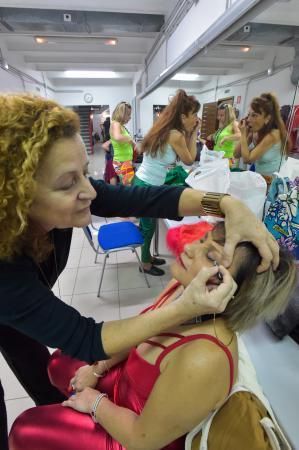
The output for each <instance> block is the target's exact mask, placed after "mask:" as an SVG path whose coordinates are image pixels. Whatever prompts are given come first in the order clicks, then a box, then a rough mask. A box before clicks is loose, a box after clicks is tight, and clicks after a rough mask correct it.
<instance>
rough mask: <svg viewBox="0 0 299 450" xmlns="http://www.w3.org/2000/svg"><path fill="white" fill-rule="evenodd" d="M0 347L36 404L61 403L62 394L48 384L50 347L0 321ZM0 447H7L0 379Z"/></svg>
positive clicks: (4, 448) (6, 448) (63, 398)
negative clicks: (0, 323) (1, 323)
mask: <svg viewBox="0 0 299 450" xmlns="http://www.w3.org/2000/svg"><path fill="white" fill-rule="evenodd" d="M0 351H1V353H2V354H3V356H4V358H5V360H6V362H7V364H8V365H9V367H10V368H11V370H12V371H13V373H14V374H15V376H16V377H17V379H18V380H19V382H20V383H21V385H22V386H23V388H24V389H25V390H26V392H27V393H28V395H29V396H30V397H31V398H32V400H33V401H34V402H35V404H36V405H48V404H51V403H60V402H62V401H63V400H65V397H64V396H63V395H62V394H61V393H60V392H59V391H58V390H57V389H56V388H55V387H54V386H52V385H51V383H50V380H49V377H48V373H47V366H48V361H49V357H50V353H49V350H48V349H47V347H45V346H44V345H42V344H40V343H39V342H37V341H35V340H34V339H32V338H30V337H28V336H26V335H24V334H22V333H20V332H19V331H16V330H14V329H13V328H10V327H7V326H5V325H0ZM0 449H1V450H8V443H7V416H6V407H5V401H4V392H3V388H2V385H1V383H0Z"/></svg>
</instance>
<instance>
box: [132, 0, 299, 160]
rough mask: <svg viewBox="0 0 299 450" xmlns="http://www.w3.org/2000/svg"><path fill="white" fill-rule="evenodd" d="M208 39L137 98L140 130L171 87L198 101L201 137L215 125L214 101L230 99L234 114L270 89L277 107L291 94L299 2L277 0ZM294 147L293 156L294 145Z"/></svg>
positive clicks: (298, 67) (298, 45)
mask: <svg viewBox="0 0 299 450" xmlns="http://www.w3.org/2000/svg"><path fill="white" fill-rule="evenodd" d="M226 36H227V37H226V38H225V39H222V40H220V41H218V42H217V43H215V44H212V45H211V46H209V47H208V48H205V49H204V51H201V52H200V53H199V54H198V55H197V56H195V57H194V58H193V59H192V60H191V61H189V62H188V63H187V64H186V65H185V66H184V67H183V68H182V69H180V71H179V72H178V73H176V74H175V76H174V77H172V79H171V80H169V81H166V82H164V83H163V85H161V86H160V87H159V88H158V89H156V90H155V91H154V92H153V93H151V94H149V95H148V96H146V97H145V98H144V99H142V100H141V101H140V126H139V128H141V133H142V134H143V135H144V134H145V133H146V132H147V130H148V129H149V128H150V127H151V126H152V123H153V118H152V110H153V109H152V108H153V105H155V104H167V103H168V101H169V98H171V96H173V95H174V94H175V92H176V90H177V89H179V88H182V89H185V90H186V91H187V92H188V94H193V95H195V96H196V97H197V98H198V100H199V101H200V103H201V110H200V113H199V115H200V116H201V117H202V119H203V124H202V136H203V137H206V136H207V135H208V134H210V133H211V132H212V131H213V128H214V130H215V127H216V126H217V119H216V110H217V104H219V103H221V102H223V101H225V102H227V101H229V102H232V103H233V106H234V107H235V109H236V112H237V113H239V118H241V117H243V116H244V115H245V114H246V113H247V109H248V105H249V103H250V100H251V99H252V98H253V97H255V96H257V95H259V94H261V93H262V92H274V93H275V94H276V95H277V97H278V100H279V103H280V105H281V106H283V105H290V106H292V104H293V103H295V104H296V102H297V103H298V99H296V102H294V99H295V89H296V83H297V81H298V77H299V3H298V1H297V0H287V1H278V2H276V3H274V4H272V5H271V6H270V7H269V8H268V9H267V10H265V11H264V12H263V13H261V14H259V15H258V16H257V17H255V18H254V19H251V20H250V22H248V23H247V24H246V25H245V26H242V27H241V28H240V29H238V30H237V31H235V30H234V31H233V32H232V33H231V34H230V33H229V32H228V33H226ZM294 150H295V156H296V153H297V155H298V153H299V147H298V145H297V146H296V148H294Z"/></svg>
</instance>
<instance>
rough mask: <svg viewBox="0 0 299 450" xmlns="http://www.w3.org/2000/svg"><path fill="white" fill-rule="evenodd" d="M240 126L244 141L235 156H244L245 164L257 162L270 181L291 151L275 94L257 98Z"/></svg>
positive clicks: (262, 95)
mask: <svg viewBox="0 0 299 450" xmlns="http://www.w3.org/2000/svg"><path fill="white" fill-rule="evenodd" d="M239 128H240V131H241V140H240V145H239V146H238V147H237V148H236V151H235V157H240V156H242V158H243V161H244V162H245V163H248V164H253V163H254V164H255V170H256V172H258V173H260V174H261V175H263V176H264V177H265V178H266V180H267V181H270V180H271V177H272V175H273V173H274V172H277V171H278V170H279V168H280V166H281V162H282V160H283V158H284V157H285V155H286V154H287V153H288V150H289V142H288V141H287V131H286V127H285V124H284V122H283V120H282V117H281V115H280V107H279V103H278V100H277V98H276V97H275V95H274V94H271V93H265V94H261V95H260V96H259V97H255V98H254V99H253V100H252V101H251V103H250V107H249V112H248V116H247V118H246V119H243V120H242V121H241V122H240V125H239Z"/></svg>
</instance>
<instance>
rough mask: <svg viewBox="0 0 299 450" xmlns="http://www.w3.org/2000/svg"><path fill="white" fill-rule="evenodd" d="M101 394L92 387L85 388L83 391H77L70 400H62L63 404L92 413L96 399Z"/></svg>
mask: <svg viewBox="0 0 299 450" xmlns="http://www.w3.org/2000/svg"><path fill="white" fill-rule="evenodd" d="M99 394H100V392H99V391H97V390H95V389H92V388H85V389H84V390H83V391H82V392H76V394H73V395H71V397H70V398H69V399H68V400H65V401H64V402H62V406H67V407H69V408H73V409H75V410H76V411H79V412H82V413H87V414H90V413H91V409H92V406H93V404H94V401H95V399H96V398H97V396H98V395H99Z"/></svg>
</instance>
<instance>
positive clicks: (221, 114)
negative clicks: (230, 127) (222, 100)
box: [217, 109, 225, 125]
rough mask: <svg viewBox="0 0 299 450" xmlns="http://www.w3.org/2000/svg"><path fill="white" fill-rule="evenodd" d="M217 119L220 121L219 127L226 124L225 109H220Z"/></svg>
mask: <svg viewBox="0 0 299 450" xmlns="http://www.w3.org/2000/svg"><path fill="white" fill-rule="evenodd" d="M217 119H218V121H219V125H222V124H224V122H225V109H218V111H217Z"/></svg>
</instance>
